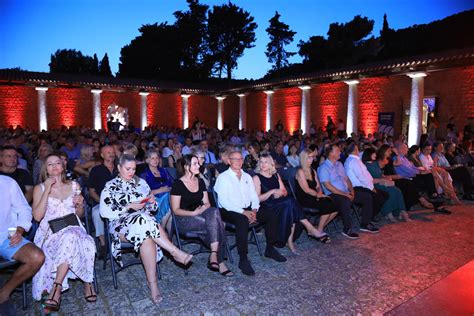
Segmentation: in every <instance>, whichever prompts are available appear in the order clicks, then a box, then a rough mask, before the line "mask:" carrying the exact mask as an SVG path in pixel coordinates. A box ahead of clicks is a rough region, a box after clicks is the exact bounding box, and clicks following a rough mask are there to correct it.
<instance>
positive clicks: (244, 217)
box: [214, 150, 286, 275]
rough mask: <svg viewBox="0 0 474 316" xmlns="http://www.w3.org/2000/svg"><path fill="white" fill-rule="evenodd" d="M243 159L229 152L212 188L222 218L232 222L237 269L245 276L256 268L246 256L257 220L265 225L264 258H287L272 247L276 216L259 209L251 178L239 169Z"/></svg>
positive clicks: (275, 236) (236, 153) (283, 260)
mask: <svg viewBox="0 0 474 316" xmlns="http://www.w3.org/2000/svg"><path fill="white" fill-rule="evenodd" d="M243 160H244V159H243V157H242V154H241V153H240V152H239V151H236V150H233V151H231V152H230V154H229V162H230V168H229V169H227V170H226V171H224V172H223V173H221V174H220V175H219V177H218V178H217V181H216V185H215V186H214V190H215V192H216V193H217V196H218V200H219V207H220V209H221V217H222V220H224V221H225V222H229V223H232V224H234V225H235V229H236V243H237V251H238V252H239V256H240V261H239V268H240V270H242V273H244V274H245V275H254V274H255V271H254V270H253V268H252V266H251V265H250V261H249V260H248V258H247V252H248V230H249V225H250V224H253V223H255V222H257V221H258V222H260V223H263V224H264V225H265V237H266V241H267V247H266V249H265V256H266V257H268V258H271V259H273V260H276V261H278V262H285V261H286V258H285V257H283V256H282V255H281V254H280V253H279V252H278V251H277V250H276V249H275V248H274V244H275V242H276V240H277V229H278V217H277V216H275V213H274V212H272V211H271V210H270V209H261V210H259V207H260V201H259V199H258V195H257V192H256V191H255V186H254V184H253V181H252V178H251V177H250V175H249V174H247V173H245V172H244V171H243V170H242V164H243Z"/></svg>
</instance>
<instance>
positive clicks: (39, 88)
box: [35, 87, 48, 91]
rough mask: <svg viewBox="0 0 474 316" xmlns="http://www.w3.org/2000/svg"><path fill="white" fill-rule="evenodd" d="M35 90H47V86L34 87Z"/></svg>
mask: <svg viewBox="0 0 474 316" xmlns="http://www.w3.org/2000/svg"><path fill="white" fill-rule="evenodd" d="M35 90H36V91H48V87H35Z"/></svg>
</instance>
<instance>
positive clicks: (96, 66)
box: [92, 54, 99, 75]
mask: <svg viewBox="0 0 474 316" xmlns="http://www.w3.org/2000/svg"><path fill="white" fill-rule="evenodd" d="M98 73H99V59H98V58H97V54H94V57H93V59H92V74H93V75H97V74H98Z"/></svg>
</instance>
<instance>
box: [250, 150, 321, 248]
mask: <svg viewBox="0 0 474 316" xmlns="http://www.w3.org/2000/svg"><path fill="white" fill-rule="evenodd" d="M255 172H256V175H255V176H254V177H253V182H254V184H255V190H256V191H257V195H258V198H259V200H260V211H261V210H262V209H269V210H270V211H273V213H274V215H275V216H277V217H278V222H279V228H278V237H277V243H276V245H278V246H281V247H283V246H284V245H286V244H288V248H290V250H291V252H293V253H296V248H295V244H294V240H295V239H296V238H295V226H296V225H295V224H297V223H299V224H300V225H302V226H304V228H306V230H307V231H308V236H310V237H313V238H316V239H318V240H320V241H322V242H323V243H326V242H328V241H329V237H328V236H327V234H325V233H324V232H321V231H319V230H317V229H316V228H315V227H314V226H313V225H312V224H311V223H310V222H309V221H308V220H307V219H306V218H305V216H304V212H303V209H302V208H301V206H300V205H299V204H298V203H297V202H296V200H295V199H294V198H293V197H292V196H289V195H288V192H287V191H286V188H285V185H284V184H283V181H282V180H281V177H280V175H279V174H278V173H277V171H276V168H275V163H274V161H273V158H272V156H270V155H268V154H263V155H262V156H260V158H259V160H258V165H257V169H256V170H255Z"/></svg>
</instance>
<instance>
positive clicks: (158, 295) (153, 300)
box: [146, 280, 163, 304]
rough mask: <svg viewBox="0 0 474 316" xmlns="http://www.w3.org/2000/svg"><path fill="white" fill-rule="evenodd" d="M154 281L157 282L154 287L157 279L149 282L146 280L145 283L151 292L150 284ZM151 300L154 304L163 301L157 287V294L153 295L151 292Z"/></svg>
mask: <svg viewBox="0 0 474 316" xmlns="http://www.w3.org/2000/svg"><path fill="white" fill-rule="evenodd" d="M155 283H157V285H156V287H157V288H158V281H153V282H149V281H148V280H147V281H146V285H147V286H148V289H149V290H150V292H151V284H155ZM151 300H152V302H153V303H154V304H160V303H161V302H162V301H163V297H162V296H161V292H160V289H158V294H156V295H154V296H153V294H151Z"/></svg>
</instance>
